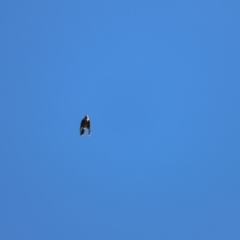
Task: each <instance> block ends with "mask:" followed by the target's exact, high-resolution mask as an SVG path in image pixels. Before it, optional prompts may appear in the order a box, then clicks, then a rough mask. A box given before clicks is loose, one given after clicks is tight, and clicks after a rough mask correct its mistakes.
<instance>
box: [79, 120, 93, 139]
mask: <svg viewBox="0 0 240 240" xmlns="http://www.w3.org/2000/svg"><path fill="white" fill-rule="evenodd" d="M85 128H87V129H88V135H90V134H91V122H90V119H89V117H88V115H86V116H85V117H84V118H83V120H82V121H81V124H80V136H82V135H83V134H84V131H85Z"/></svg>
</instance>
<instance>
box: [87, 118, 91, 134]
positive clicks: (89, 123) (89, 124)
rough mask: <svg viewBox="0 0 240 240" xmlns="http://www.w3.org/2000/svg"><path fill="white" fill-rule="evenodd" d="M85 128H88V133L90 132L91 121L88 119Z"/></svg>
mask: <svg viewBox="0 0 240 240" xmlns="http://www.w3.org/2000/svg"><path fill="white" fill-rule="evenodd" d="M87 128H88V133H89V134H90V133H91V122H90V120H89V121H88V123H87Z"/></svg>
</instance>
